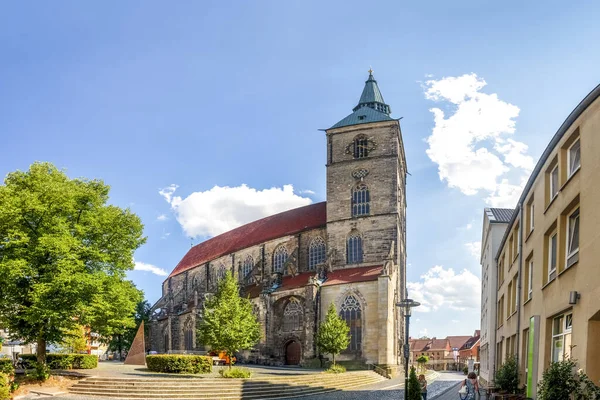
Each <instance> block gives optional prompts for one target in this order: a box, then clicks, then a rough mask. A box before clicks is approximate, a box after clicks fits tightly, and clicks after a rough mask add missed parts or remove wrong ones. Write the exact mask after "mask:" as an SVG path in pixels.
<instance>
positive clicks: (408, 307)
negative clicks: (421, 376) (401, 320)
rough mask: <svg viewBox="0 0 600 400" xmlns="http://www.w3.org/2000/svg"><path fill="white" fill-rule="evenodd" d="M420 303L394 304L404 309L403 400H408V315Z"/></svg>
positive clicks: (410, 301)
mask: <svg viewBox="0 0 600 400" xmlns="http://www.w3.org/2000/svg"><path fill="white" fill-rule="evenodd" d="M420 305H421V303H419V302H416V301H414V300H413V299H404V300H401V301H400V302H398V303H396V306H397V307H402V308H403V309H404V317H405V318H406V320H405V321H406V322H405V328H404V346H403V352H404V400H406V399H408V397H407V396H408V359H409V357H410V345H409V343H408V338H409V333H408V332H409V326H410V313H411V308H413V307H418V306H420Z"/></svg>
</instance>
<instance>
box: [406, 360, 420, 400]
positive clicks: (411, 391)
mask: <svg viewBox="0 0 600 400" xmlns="http://www.w3.org/2000/svg"><path fill="white" fill-rule="evenodd" d="M406 394H407V396H406V399H407V400H422V396H421V384H420V383H419V379H418V378H417V373H416V371H415V367H410V374H409V376H408V392H406Z"/></svg>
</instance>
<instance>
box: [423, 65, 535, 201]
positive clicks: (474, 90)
mask: <svg viewBox="0 0 600 400" xmlns="http://www.w3.org/2000/svg"><path fill="white" fill-rule="evenodd" d="M486 84H487V83H486V82H485V80H483V79H482V78H479V77H478V76H477V75H476V74H473V73H472V74H465V75H462V76H459V77H447V78H442V79H440V80H428V81H426V82H425V84H424V90H425V97H426V98H427V99H430V100H433V101H440V102H445V103H449V104H450V105H451V106H452V112H451V113H450V115H449V116H447V115H446V113H445V112H444V111H443V110H442V109H440V108H432V109H431V112H432V113H433V117H434V123H435V125H434V127H433V130H432V134H431V136H429V137H428V138H427V143H428V144H429V148H428V149H427V155H428V156H429V158H430V159H431V160H432V161H433V162H435V163H436V164H437V165H438V174H439V177H440V180H442V181H445V182H446V183H447V184H448V186H449V187H451V188H457V189H459V190H460V191H461V192H462V193H464V194H466V195H469V196H471V195H475V194H477V193H479V192H480V191H484V192H487V194H488V197H486V202H488V204H490V205H493V206H505V207H514V206H515V204H516V203H512V201H513V199H514V196H507V191H511V190H512V188H509V187H507V186H506V184H505V183H504V181H505V180H506V179H505V178H503V176H504V175H506V174H508V173H510V172H513V170H514V169H520V170H521V171H522V173H525V174H529V173H530V172H531V170H532V169H533V164H534V163H533V159H532V158H531V157H530V156H528V155H527V154H526V152H527V145H526V144H524V143H521V142H518V141H516V140H513V139H510V138H508V136H510V135H513V134H514V133H515V119H516V118H517V117H518V115H519V111H520V110H519V108H518V107H517V106H515V105H513V104H510V103H507V102H505V101H503V100H500V99H499V98H498V95H497V94H495V93H492V94H487V93H483V92H481V90H482V89H483V88H484V86H486ZM521 183H522V180H521ZM521 187H522V186H520V187H519V191H520V189H521Z"/></svg>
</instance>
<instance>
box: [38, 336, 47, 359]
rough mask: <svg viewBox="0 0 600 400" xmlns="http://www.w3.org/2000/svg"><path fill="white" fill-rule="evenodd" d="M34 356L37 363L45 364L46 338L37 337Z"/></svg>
mask: <svg viewBox="0 0 600 400" xmlns="http://www.w3.org/2000/svg"><path fill="white" fill-rule="evenodd" d="M36 354H37V362H38V363H40V364H46V338H44V337H38V340H37V351H36Z"/></svg>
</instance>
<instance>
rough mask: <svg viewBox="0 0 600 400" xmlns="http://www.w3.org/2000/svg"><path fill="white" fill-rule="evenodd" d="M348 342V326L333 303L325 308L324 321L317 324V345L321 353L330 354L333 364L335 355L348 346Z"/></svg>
mask: <svg viewBox="0 0 600 400" xmlns="http://www.w3.org/2000/svg"><path fill="white" fill-rule="evenodd" d="M349 344H350V327H349V326H348V324H347V323H346V321H344V320H343V319H342V318H341V317H340V316H339V315H338V314H337V311H336V310H335V306H334V305H333V303H332V304H331V305H330V306H329V310H327V316H326V317H325V321H323V323H321V326H319V331H318V332H317V347H318V348H319V351H320V352H321V353H325V354H331V357H332V358H333V365H335V356H336V355H337V354H340V352H341V351H343V350H345V349H346V348H348V345H349Z"/></svg>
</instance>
